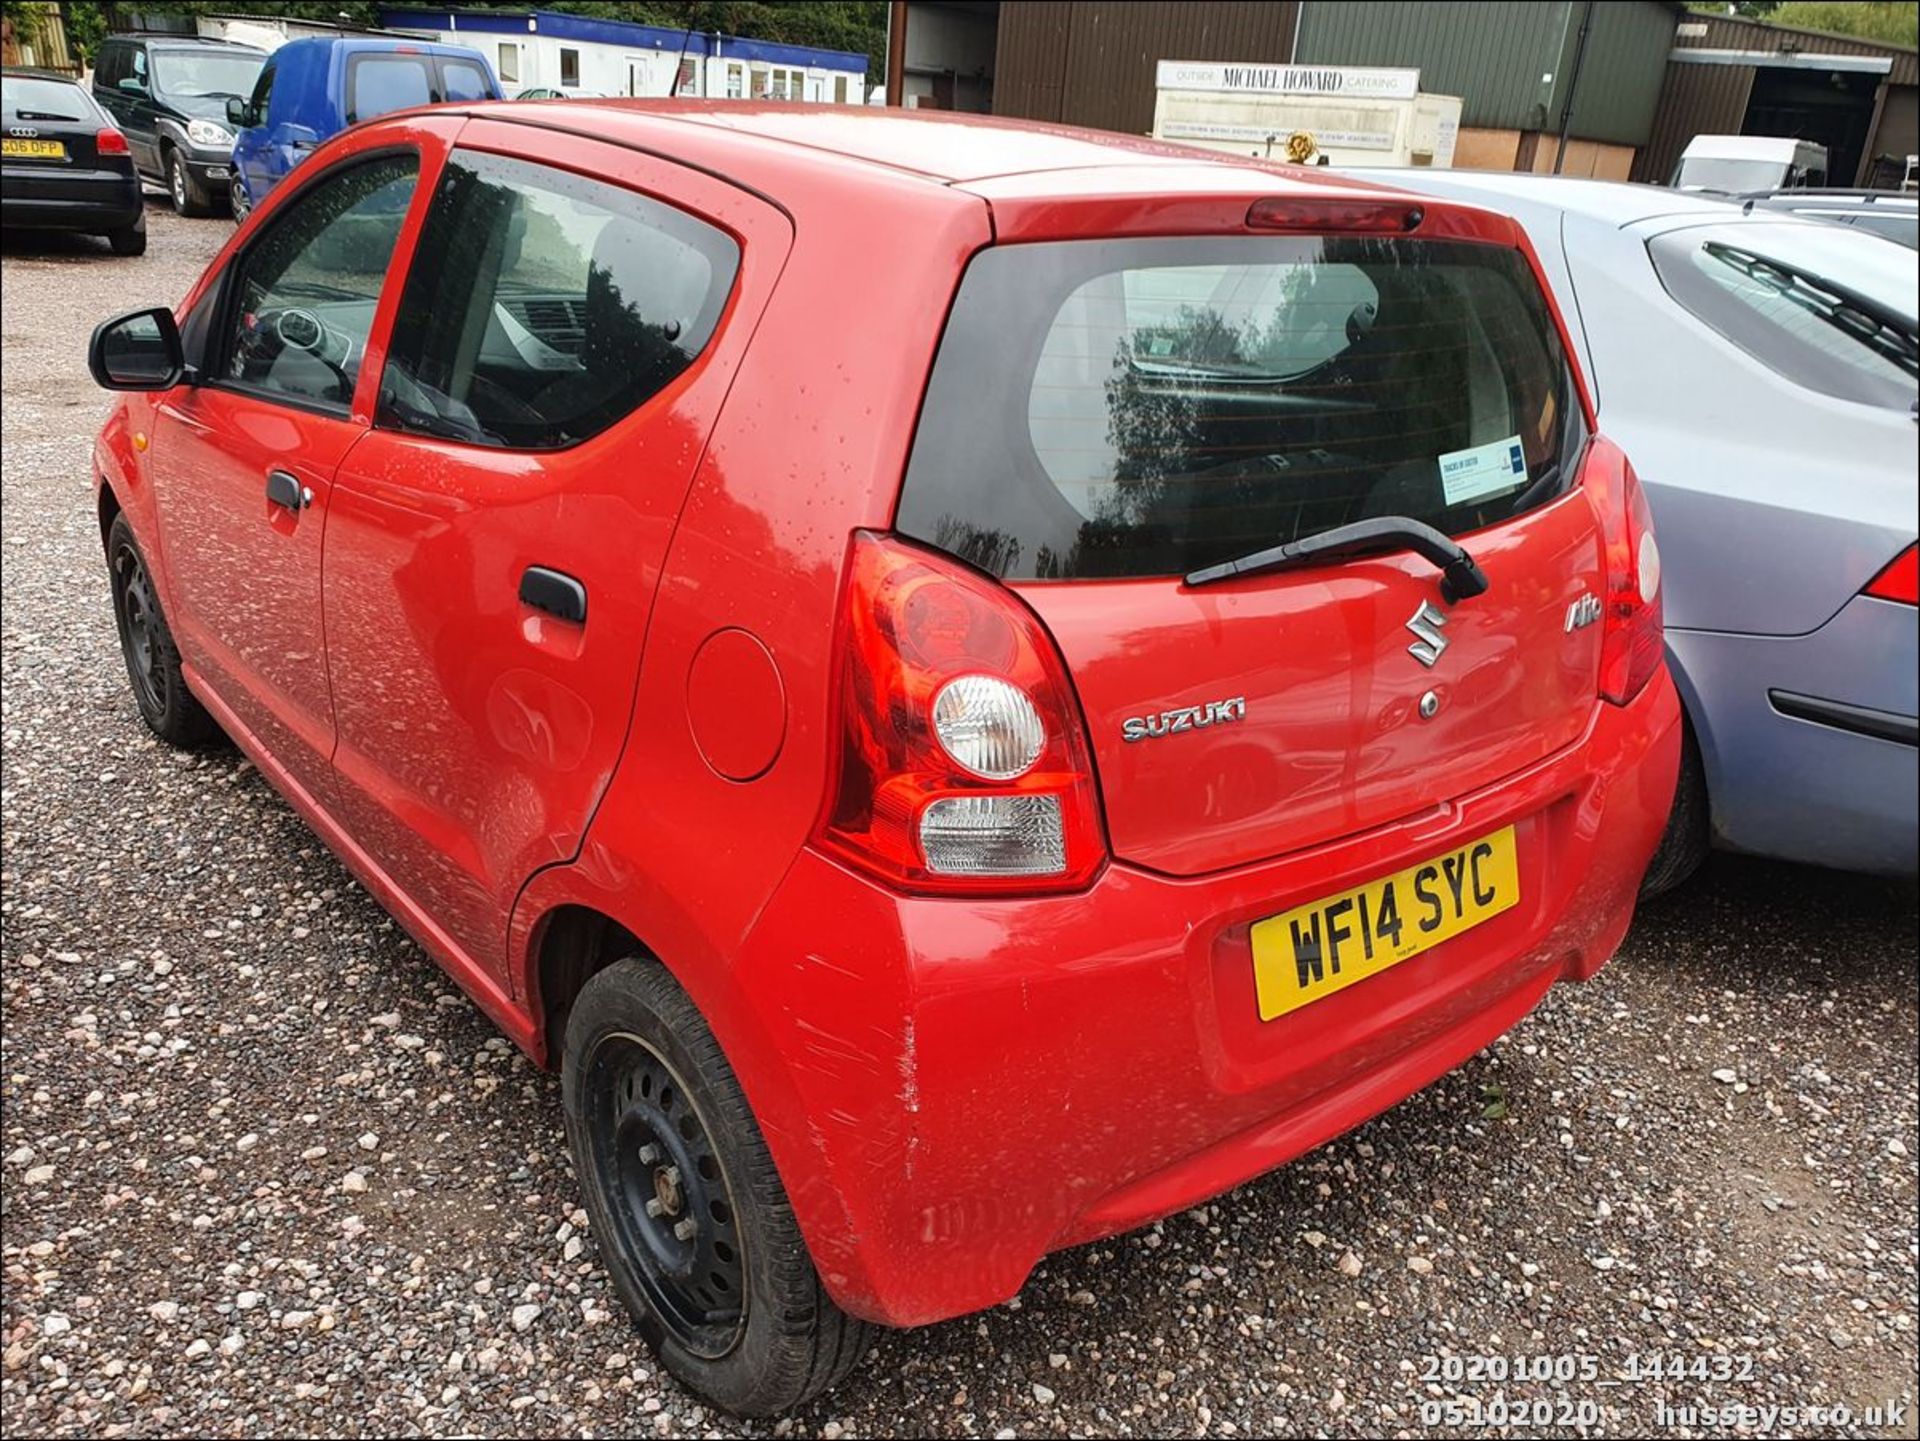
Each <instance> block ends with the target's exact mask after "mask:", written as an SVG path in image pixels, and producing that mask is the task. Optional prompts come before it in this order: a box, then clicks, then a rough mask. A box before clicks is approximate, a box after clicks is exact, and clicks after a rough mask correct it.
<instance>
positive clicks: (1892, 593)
mask: <svg viewBox="0 0 1920 1441" xmlns="http://www.w3.org/2000/svg"><path fill="white" fill-rule="evenodd" d="M1861 594H1863V595H1870V596H1872V597H1873V598H1874V599H1875V600H1893V601H1899V602H1900V603H1901V604H1902V605H1920V546H1914V545H1910V546H1908V547H1907V548H1906V549H1905V550H1903V551H1901V552H1900V554H1899V555H1897V556H1895V557H1894V558H1893V560H1892V561H1891V562H1889V563H1888V565H1887V568H1886V569H1885V570H1883V571H1881V572H1880V574H1878V575H1876V576H1875V577H1874V578H1873V579H1872V580H1870V581H1868V582H1867V588H1866V589H1865V590H1864V591H1862V592H1861Z"/></svg>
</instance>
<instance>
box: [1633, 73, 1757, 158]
mask: <svg viewBox="0 0 1920 1441" xmlns="http://www.w3.org/2000/svg"><path fill="white" fill-rule="evenodd" d="M1752 91H1753V67H1752V66H1750V65H1690V64H1684V63H1682V62H1680V61H1677V60H1670V61H1668V62H1667V78H1666V80H1665V81H1664V82H1663V83H1662V85H1661V87H1660V104H1659V107H1658V108H1657V109H1655V111H1654V112H1653V133H1652V134H1651V135H1649V136H1648V137H1647V143H1646V144H1645V145H1643V146H1641V147H1640V153H1639V154H1637V155H1635V156H1634V157H1633V178H1634V179H1635V180H1643V181H1645V182H1646V183H1647V184H1649V185H1665V184H1666V183H1667V177H1668V176H1670V175H1672V174H1673V167H1674V166H1676V165H1678V164H1679V163H1680V152H1681V151H1682V150H1685V149H1686V148H1687V142H1688V141H1689V140H1691V139H1693V137H1694V136H1696V135H1738V134H1739V133H1740V123H1741V122H1742V121H1743V120H1745V119H1746V118H1747V97H1748V96H1749V95H1750V94H1751V93H1752Z"/></svg>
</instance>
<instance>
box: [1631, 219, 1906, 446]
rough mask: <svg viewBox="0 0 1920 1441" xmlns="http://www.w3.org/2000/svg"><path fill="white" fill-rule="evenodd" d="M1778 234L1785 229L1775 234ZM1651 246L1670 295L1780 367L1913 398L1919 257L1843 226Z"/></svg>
mask: <svg viewBox="0 0 1920 1441" xmlns="http://www.w3.org/2000/svg"><path fill="white" fill-rule="evenodd" d="M1769 229H1772V230H1775V231H1785V232H1786V233H1785V234H1776V235H1774V236H1773V237H1772V238H1771V239H1769V237H1768V235H1767V231H1768V230H1769ZM1648 250H1649V252H1650V253H1651V255H1652V256H1653V264H1654V269H1655V270H1656V271H1657V272H1658V273H1659V276H1660V282H1661V284H1663V285H1664V286H1665V287H1666V289H1667V293H1668V294H1669V295H1671V296H1672V297H1673V298H1674V299H1675V300H1676V301H1678V302H1679V303H1680V305H1681V306H1682V307H1684V308H1685V309H1686V310H1688V311H1689V312H1691V313H1692V314H1693V315H1695V316H1696V317H1698V318H1699V319H1700V320H1701V321H1703V322H1705V323H1706V324H1707V325H1708V326H1709V327H1710V328H1711V329H1713V330H1714V331H1716V332H1717V333H1719V334H1720V335H1721V336H1722V337H1724V338H1725V339H1727V340H1729V341H1731V342H1732V343H1733V344H1735V345H1737V346H1739V347H1740V349H1742V350H1744V351H1745V352H1746V353H1747V354H1749V355H1751V356H1752V357H1753V358H1754V359H1756V360H1758V361H1759V362H1760V363H1761V364H1762V365H1765V366H1766V367H1768V368H1769V369H1770V370H1773V371H1775V372H1776V373H1778V374H1780V375H1783V376H1785V377H1786V378H1787V379H1788V380H1791V381H1793V382H1795V383H1796V384H1798V385H1804V386H1806V387H1807V388H1808V389H1809V390H1817V391H1820V392H1822V393H1823V394H1826V395H1835V396H1839V397H1840V398H1841V399H1843V400H1853V401H1858V402H1860V403H1861V404H1864V405H1878V406H1885V407H1889V408H1892V409H1900V410H1904V409H1906V408H1908V407H1909V406H1911V405H1912V404H1913V401H1914V391H1915V386H1916V381H1920V323H1916V320H1915V316H1914V301H1913V294H1914V284H1913V261H1912V257H1911V255H1910V254H1909V253H1908V252H1906V251H1904V250H1902V249H1900V248H1898V247H1896V246H1891V245H1888V244H1886V242H1884V241H1882V240H1878V239H1875V238H1874V237H1872V236H1868V235H1862V234H1859V233H1858V232H1856V231H1853V230H1851V229H1846V228H1842V227H1840V226H1833V227H1823V228H1820V229H1814V228H1812V227H1809V228H1807V229H1806V230H1804V231H1798V233H1795V231H1790V230H1787V228H1786V227H1784V226H1781V227H1764V226H1751V227H1743V228H1741V229H1739V230H1729V231H1726V232H1723V233H1712V232H1709V233H1707V234H1705V235H1702V234H1699V233H1696V232H1694V231H1691V230H1683V231H1679V232H1677V233H1675V234H1671V235H1664V236H1660V237H1658V238H1657V239H1655V240H1654V241H1653V242H1652V243H1651V244H1650V245H1649V246H1648ZM1790 250H1791V251H1792V252H1793V253H1788V252H1789V251H1790Z"/></svg>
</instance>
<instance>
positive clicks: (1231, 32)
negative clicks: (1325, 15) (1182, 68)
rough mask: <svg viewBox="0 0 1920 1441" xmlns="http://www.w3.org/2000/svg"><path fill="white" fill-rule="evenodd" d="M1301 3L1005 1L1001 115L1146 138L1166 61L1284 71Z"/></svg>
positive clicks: (998, 57)
mask: <svg viewBox="0 0 1920 1441" xmlns="http://www.w3.org/2000/svg"><path fill="white" fill-rule="evenodd" d="M1299 9H1300V7H1299V4H1298V3H1297V0H1205V3H1202V0H1003V3H1002V4H1001V6H1000V37H999V41H998V44H997V46H996V49H995V52H994V66H993V69H994V76H993V109H994V113H995V114H997V115H1017V116H1020V117H1022V118H1024V119H1028V120H1064V121H1065V122H1067V123H1068V124H1071V125H1092V126H1097V127H1099V128H1100V129H1103V130H1121V131H1129V132H1132V133H1134V134H1138V135H1144V134H1145V133H1146V132H1147V131H1149V130H1151V129H1153V101H1154V66H1155V65H1156V64H1157V63H1158V62H1159V61H1162V60H1238V61H1246V62H1248V63H1253V64H1262V63H1264V64H1284V63H1286V62H1287V61H1289V60H1291V59H1292V58H1293V32H1294V23H1295V19H1296V17H1297V15H1298V13H1299Z"/></svg>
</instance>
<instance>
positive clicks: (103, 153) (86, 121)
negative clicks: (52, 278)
mask: <svg viewBox="0 0 1920 1441" xmlns="http://www.w3.org/2000/svg"><path fill="white" fill-rule="evenodd" d="M0 110H4V111H5V126H4V129H5V134H4V135H0V222H4V224H5V225H6V228H7V229H9V230H13V229H15V228H18V229H21V230H78V231H83V232H85V233H86V234H89V235H104V236H106V237H107V240H108V241H109V243H111V244H112V246H113V253H114V254H115V255H138V254H140V253H141V252H142V251H144V250H145V249H146V248H147V217H146V211H145V208H144V207H143V206H142V204H141V200H140V177H139V175H137V174H136V173H135V172H134V168H133V156H132V154H131V153H130V151H129V149H128V146H127V137H126V136H124V135H122V134H121V133H120V131H119V130H118V129H117V128H115V126H114V123H113V121H112V120H111V119H110V118H109V117H108V116H107V115H106V114H105V112H103V111H102V110H101V109H100V107H99V106H97V105H95V104H94V103H93V100H92V99H91V97H89V96H88V94H87V92H86V91H85V90H83V89H81V88H80V86H79V84H78V83H76V82H75V81H72V80H69V79H67V78H66V77H65V76H63V75H50V74H46V73H44V72H40V71H34V70H11V69H10V70H7V71H5V72H4V73H0Z"/></svg>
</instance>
